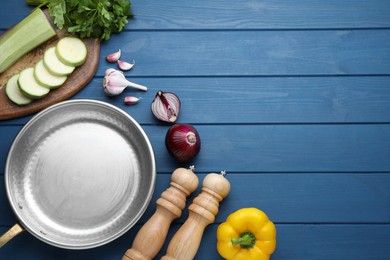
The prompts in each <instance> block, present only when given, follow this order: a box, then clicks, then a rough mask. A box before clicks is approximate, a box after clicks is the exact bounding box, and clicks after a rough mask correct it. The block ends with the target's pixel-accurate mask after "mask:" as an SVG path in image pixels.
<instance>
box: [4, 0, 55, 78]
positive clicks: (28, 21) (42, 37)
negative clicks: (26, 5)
mask: <svg viewBox="0 0 390 260" xmlns="http://www.w3.org/2000/svg"><path fill="white" fill-rule="evenodd" d="M2 3H3V2H2ZM10 11H11V10H10ZM1 19H2V20H3V19H5V18H4V17H2V18H1ZM55 35H56V31H55V30H54V28H53V26H52V25H51V23H50V22H49V20H48V19H47V18H46V15H45V14H44V13H43V12H42V10H41V9H40V8H35V9H34V11H33V12H31V13H30V15H28V16H27V17H26V18H24V19H23V20H22V21H20V22H19V23H18V24H17V25H15V26H14V27H12V28H11V29H10V30H9V31H8V33H7V34H5V35H4V37H2V38H1V39H0V73H3V72H4V71H5V70H6V69H8V68H9V67H10V66H11V65H12V64H14V63H15V62H16V61H17V60H19V59H20V58H21V57H22V56H23V55H25V54H26V53H28V52H29V51H31V50H32V49H34V48H35V47H37V46H39V45H41V44H42V43H44V42H45V41H47V40H48V39H50V38H52V37H53V36H55Z"/></svg>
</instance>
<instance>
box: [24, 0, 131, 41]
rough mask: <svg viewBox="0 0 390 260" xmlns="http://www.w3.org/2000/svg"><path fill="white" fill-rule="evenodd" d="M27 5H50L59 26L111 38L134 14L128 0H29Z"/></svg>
mask: <svg viewBox="0 0 390 260" xmlns="http://www.w3.org/2000/svg"><path fill="white" fill-rule="evenodd" d="M26 3H27V4H30V5H38V7H42V6H46V5H47V7H48V10H49V14H50V16H51V17H52V18H53V20H54V23H55V24H56V25H57V27H58V28H60V29H62V28H63V27H66V28H67V30H68V32H70V33H77V34H78V35H79V36H80V37H81V38H85V37H94V38H100V39H104V40H108V39H110V35H111V34H112V33H118V32H121V31H122V30H123V28H124V27H125V25H126V24H127V23H128V21H127V19H128V18H132V17H133V13H132V12H131V3H130V1H129V0H26Z"/></svg>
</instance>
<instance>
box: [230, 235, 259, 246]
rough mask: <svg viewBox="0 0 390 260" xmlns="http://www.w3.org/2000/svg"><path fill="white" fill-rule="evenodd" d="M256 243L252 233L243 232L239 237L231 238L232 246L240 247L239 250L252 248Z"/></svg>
mask: <svg viewBox="0 0 390 260" xmlns="http://www.w3.org/2000/svg"><path fill="white" fill-rule="evenodd" d="M255 243H256V237H255V235H254V234H253V233H252V232H249V231H248V232H244V233H241V234H240V237H235V238H232V244H233V245H240V247H241V248H252V247H253V246H254V245H255Z"/></svg>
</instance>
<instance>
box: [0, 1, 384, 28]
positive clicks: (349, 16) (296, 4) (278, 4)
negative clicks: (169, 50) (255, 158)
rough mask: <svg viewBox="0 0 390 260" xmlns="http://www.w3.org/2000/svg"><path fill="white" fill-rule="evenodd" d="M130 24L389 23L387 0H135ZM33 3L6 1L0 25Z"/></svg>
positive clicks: (367, 25)
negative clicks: (188, 0)
mask: <svg viewBox="0 0 390 260" xmlns="http://www.w3.org/2000/svg"><path fill="white" fill-rule="evenodd" d="M131 3H132V9H133V12H134V13H135V15H136V16H135V18H134V19H132V20H131V21H130V23H129V24H128V25H127V26H126V28H127V29H129V30H134V29H135V30H149V29H152V30H156V29H157V30H167V29H175V30H177V29H207V30H209V29H231V28H234V29H248V28H250V29H296V28H300V29H308V28H381V27H389V26H390V21H389V19H388V17H389V13H390V3H389V2H388V1H383V0H371V1H369V2H368V1H366V0H349V1H335V0H332V1H311V0H296V1H288V0H273V1H256V0H250V1H229V2H226V1H224V0H214V1H212V2H210V1H207V0H198V1H195V2H194V1H191V2H187V1H182V0H171V1H169V2H165V1H164V2H161V3H158V4H156V2H155V1H154V0H133V1H131ZM31 9H32V7H30V6H27V5H25V4H21V3H20V2H18V1H10V3H7V4H6V5H4V6H2V8H1V10H0V17H2V19H1V21H0V28H8V27H10V26H12V25H13V23H12V22H15V21H18V20H20V19H22V18H23V17H24V16H25V15H26V14H27V13H28V12H29V11H30V10H31Z"/></svg>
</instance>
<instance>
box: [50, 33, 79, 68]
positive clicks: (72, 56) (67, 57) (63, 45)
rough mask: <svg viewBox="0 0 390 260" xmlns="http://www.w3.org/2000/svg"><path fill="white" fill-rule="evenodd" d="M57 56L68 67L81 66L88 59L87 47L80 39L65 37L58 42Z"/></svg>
mask: <svg viewBox="0 0 390 260" xmlns="http://www.w3.org/2000/svg"><path fill="white" fill-rule="evenodd" d="M56 54H57V57H58V58H59V60H60V61H62V62H63V63H64V64H66V65H68V66H80V65H81V64H83V63H84V61H85V59H86V58H87V47H86V46H85V43H84V42H83V41H82V40H80V39H79V38H75V37H65V38H62V39H61V40H59V41H58V43H57V46H56Z"/></svg>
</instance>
